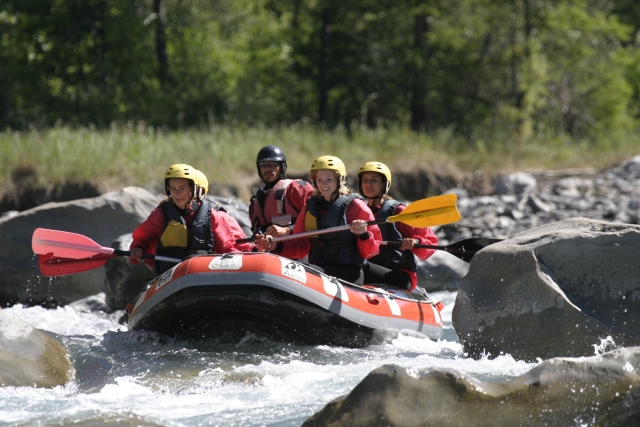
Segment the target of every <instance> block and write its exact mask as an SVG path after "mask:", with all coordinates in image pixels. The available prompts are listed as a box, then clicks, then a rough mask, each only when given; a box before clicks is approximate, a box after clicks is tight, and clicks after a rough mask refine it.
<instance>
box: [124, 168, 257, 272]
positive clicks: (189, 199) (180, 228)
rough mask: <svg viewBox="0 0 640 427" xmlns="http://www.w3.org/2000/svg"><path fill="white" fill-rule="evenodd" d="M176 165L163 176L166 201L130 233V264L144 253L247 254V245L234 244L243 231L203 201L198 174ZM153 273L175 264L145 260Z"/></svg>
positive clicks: (203, 185) (178, 255)
mask: <svg viewBox="0 0 640 427" xmlns="http://www.w3.org/2000/svg"><path fill="white" fill-rule="evenodd" d="M198 172H199V171H197V170H196V169H194V168H193V167H191V166H189V165H186V164H175V165H172V166H170V167H169V169H167V171H166V172H165V174H164V187H165V193H166V195H167V198H166V199H165V200H163V201H161V202H160V204H159V205H158V206H157V207H156V208H155V209H154V210H153V211H151V214H150V215H149V217H148V218H147V219H146V220H145V221H144V222H143V223H142V224H140V225H139V226H138V227H137V228H136V229H135V230H134V231H133V241H132V242H131V245H130V248H131V256H130V262H131V263H132V264H137V263H139V262H140V260H141V258H142V255H143V254H154V255H162V256H167V257H172V258H179V259H183V258H186V257H188V256H189V255H193V254H196V253H217V254H223V253H228V252H250V251H251V246H252V245H251V244H250V243H236V240H238V239H243V238H244V237H245V236H244V232H243V231H242V228H241V227H240V225H239V224H238V222H237V221H236V220H235V219H234V218H233V217H232V216H230V215H229V214H227V213H226V212H225V210H224V209H223V208H222V207H221V206H219V205H217V204H214V203H210V202H207V201H206V200H205V198H204V197H205V195H206V190H207V189H208V188H207V187H208V182H207V181H206V177H204V174H202V173H201V172H200V173H198ZM203 177H204V179H203ZM145 264H147V265H148V266H149V267H151V268H152V269H153V271H154V272H155V273H156V274H162V273H164V272H165V271H167V270H169V269H170V268H171V267H173V266H174V265H175V264H172V263H169V262H160V261H156V262H154V261H153V260H147V259H145Z"/></svg>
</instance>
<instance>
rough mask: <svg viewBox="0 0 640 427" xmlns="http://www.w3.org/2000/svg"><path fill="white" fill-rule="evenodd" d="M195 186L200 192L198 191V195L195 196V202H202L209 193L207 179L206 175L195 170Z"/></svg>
mask: <svg viewBox="0 0 640 427" xmlns="http://www.w3.org/2000/svg"><path fill="white" fill-rule="evenodd" d="M196 185H197V186H198V188H199V189H200V190H202V191H198V194H196V196H195V197H196V199H197V200H201V201H202V200H204V198H205V196H206V195H207V193H208V192H209V180H208V179H207V177H206V175H205V174H204V173H203V172H202V171H199V170H198V169H196Z"/></svg>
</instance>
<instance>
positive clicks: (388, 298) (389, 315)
mask: <svg viewBox="0 0 640 427" xmlns="http://www.w3.org/2000/svg"><path fill="white" fill-rule="evenodd" d="M442 308H443V304H442V303H441V302H434V301H432V300H431V299H430V298H429V297H428V295H427V293H426V292H424V291H423V290H422V289H420V288H418V289H417V290H415V291H413V292H409V291H405V290H401V289H389V288H387V289H382V288H379V287H376V286H366V285H365V286H356V285H353V284H351V283H348V282H345V281H342V280H338V279H336V278H334V277H331V276H327V275H325V274H323V273H320V272H318V271H316V270H313V269H312V268H310V267H309V266H308V265H305V264H301V263H299V262H296V261H292V260H290V259H287V258H283V257H280V256H277V255H274V254H268V253H233V254H224V255H203V256H197V257H193V258H190V259H187V260H185V261H183V262H181V263H180V264H177V265H176V266H175V267H173V268H172V269H170V270H168V271H166V272H165V273H164V274H162V275H160V276H158V277H156V278H155V279H154V280H152V281H150V282H149V283H148V285H147V289H146V290H145V291H144V292H142V294H141V295H140V296H139V297H138V299H137V301H136V303H135V304H134V305H133V307H131V308H129V309H128V326H129V329H130V330H150V331H157V332H160V333H164V334H167V335H170V336H178V337H182V338H204V337H212V338H218V339H222V340H228V341H230V342H232V341H235V340H237V339H241V338H242V337H246V336H247V335H248V334H255V335H254V336H258V337H267V338H269V339H275V340H278V341H284V342H295V343H300V344H311V345H318V344H327V345H339V346H347V347H361V346H366V345H370V344H372V343H375V342H378V341H379V339H380V338H382V337H384V336H388V335H389V334H390V333H397V332H399V331H402V330H411V331H417V332H420V333H422V334H424V335H426V336H427V337H429V338H431V339H434V340H437V339H439V338H441V337H442V317H441V315H440V311H441V310H442ZM236 342H237V341H236Z"/></svg>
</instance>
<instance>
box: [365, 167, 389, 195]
mask: <svg viewBox="0 0 640 427" xmlns="http://www.w3.org/2000/svg"><path fill="white" fill-rule="evenodd" d="M365 172H378V173H380V174H382V175H383V176H384V177H385V178H387V191H389V187H391V171H390V170H389V168H388V167H387V165H385V164H384V163H380V162H367V163H365V164H364V165H362V167H361V168H360V170H359V171H358V187H360V180H361V179H362V178H361V175H362V174H363V173H365Z"/></svg>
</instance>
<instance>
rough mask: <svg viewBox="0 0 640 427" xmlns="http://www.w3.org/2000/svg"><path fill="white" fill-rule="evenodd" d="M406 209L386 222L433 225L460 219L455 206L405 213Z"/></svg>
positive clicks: (418, 225)
mask: <svg viewBox="0 0 640 427" xmlns="http://www.w3.org/2000/svg"><path fill="white" fill-rule="evenodd" d="M406 211H407V209H405V210H404V211H402V213H401V214H399V215H394V216H390V217H389V218H387V222H403V223H405V224H408V225H411V226H412V227H422V228H424V227H433V226H435V225H443V224H451V223H452V222H457V221H460V218H461V216H460V212H458V208H457V207H455V206H445V207H441V208H436V209H430V210H424V211H418V212H413V213H405V212H406Z"/></svg>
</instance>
